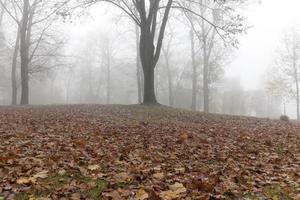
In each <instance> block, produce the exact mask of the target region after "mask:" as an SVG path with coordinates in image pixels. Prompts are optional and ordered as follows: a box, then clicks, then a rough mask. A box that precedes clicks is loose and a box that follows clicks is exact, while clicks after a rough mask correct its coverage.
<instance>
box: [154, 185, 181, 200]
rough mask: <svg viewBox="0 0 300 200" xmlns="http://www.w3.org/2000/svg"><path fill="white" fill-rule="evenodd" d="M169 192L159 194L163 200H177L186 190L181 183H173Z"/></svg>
mask: <svg viewBox="0 0 300 200" xmlns="http://www.w3.org/2000/svg"><path fill="white" fill-rule="evenodd" d="M169 188H170V190H168V191H163V192H161V193H160V197H161V198H162V199H163V200H173V199H179V198H180V197H181V196H182V195H183V193H185V192H186V191H187V190H186V188H185V187H184V186H183V184H182V183H175V184H173V185H170V186H169Z"/></svg>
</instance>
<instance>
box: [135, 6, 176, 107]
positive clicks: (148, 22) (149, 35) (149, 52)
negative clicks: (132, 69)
mask: <svg viewBox="0 0 300 200" xmlns="http://www.w3.org/2000/svg"><path fill="white" fill-rule="evenodd" d="M149 2H150V10H149V13H148V14H147V12H146V4H145V1H136V3H135V6H136V8H137V10H138V12H139V15H140V19H141V21H140V30H141V32H140V33H141V35H140V53H141V62H142V66H143V71H144V100H143V104H157V100H156V96H155V88H154V69H155V66H156V64H157V62H158V59H159V57H160V52H161V48H162V43H163V39H164V34H165V29H166V25H167V22H168V18H169V13H170V10H171V7H172V3H173V0H168V3H167V5H166V8H165V12H164V16H163V18H162V22H161V27H160V30H159V34H158V39H157V45H156V47H155V46H154V40H155V32H156V28H157V13H158V11H159V10H160V9H159V8H160V7H159V2H160V1H149Z"/></svg>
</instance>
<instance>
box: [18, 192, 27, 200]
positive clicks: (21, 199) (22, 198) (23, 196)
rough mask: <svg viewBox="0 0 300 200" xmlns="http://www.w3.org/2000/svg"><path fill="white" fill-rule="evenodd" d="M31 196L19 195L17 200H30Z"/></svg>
mask: <svg viewBox="0 0 300 200" xmlns="http://www.w3.org/2000/svg"><path fill="white" fill-rule="evenodd" d="M28 199H29V196H28V195H27V194H26V193H19V194H17V195H16V200H28Z"/></svg>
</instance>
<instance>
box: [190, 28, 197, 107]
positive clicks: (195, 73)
mask: <svg viewBox="0 0 300 200" xmlns="http://www.w3.org/2000/svg"><path fill="white" fill-rule="evenodd" d="M190 37H191V38H190V39H191V57H192V67H193V75H192V76H193V83H192V84H193V86H192V87H193V88H192V105H191V109H192V110H193V111H196V110H197V90H198V88H197V66H196V61H195V43H194V41H195V40H194V32H193V30H191V32H190Z"/></svg>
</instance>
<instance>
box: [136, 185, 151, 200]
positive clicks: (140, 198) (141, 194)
mask: <svg viewBox="0 0 300 200" xmlns="http://www.w3.org/2000/svg"><path fill="white" fill-rule="evenodd" d="M148 197H149V194H148V193H147V192H146V191H145V190H144V189H143V188H141V189H139V190H138V191H137V193H136V195H135V200H144V199H147V198H148Z"/></svg>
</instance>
